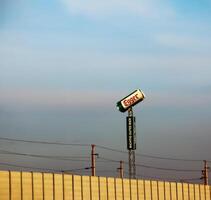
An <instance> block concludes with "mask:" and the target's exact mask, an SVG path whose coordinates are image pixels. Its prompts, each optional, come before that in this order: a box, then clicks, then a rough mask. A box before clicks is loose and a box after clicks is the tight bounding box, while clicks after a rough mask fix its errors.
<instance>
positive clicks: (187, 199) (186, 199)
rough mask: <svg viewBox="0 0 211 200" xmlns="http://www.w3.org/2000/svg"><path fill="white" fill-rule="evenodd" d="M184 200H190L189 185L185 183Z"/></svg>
mask: <svg viewBox="0 0 211 200" xmlns="http://www.w3.org/2000/svg"><path fill="white" fill-rule="evenodd" d="M182 185H183V200H189V193H188V184H187V183H183V184H182Z"/></svg>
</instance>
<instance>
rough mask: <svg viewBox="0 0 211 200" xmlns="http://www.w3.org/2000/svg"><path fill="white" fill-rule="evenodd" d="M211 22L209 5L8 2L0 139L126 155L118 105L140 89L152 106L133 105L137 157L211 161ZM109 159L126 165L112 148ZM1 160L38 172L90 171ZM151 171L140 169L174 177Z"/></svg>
mask: <svg viewBox="0 0 211 200" xmlns="http://www.w3.org/2000/svg"><path fill="white" fill-rule="evenodd" d="M210 22H211V1H210V0H201V1H196V0H191V1H190V0H188V1H181V0H168V1H164V0H139V1H138V0H109V1H97V0H86V1H84V0H77V1H73V0H51V1H41V0H36V1H32V0H27V1H26V0H16V1H14V0H3V1H1V3H0V136H1V137H10V138H20V139H31V140H32V139H33V140H46V141H61V142H69V143H70V142H72V143H88V144H92V143H94V144H100V145H105V146H109V147H113V148H117V149H121V150H126V141H125V140H126V137H125V135H126V133H125V132H126V131H125V117H126V114H122V113H120V112H118V111H117V110H116V107H115V105H116V102H117V101H118V100H120V99H121V98H122V97H124V96H125V95H127V94H128V93H130V92H131V91H133V90H134V89H136V88H140V89H142V90H143V91H144V92H145V94H146V100H145V101H144V102H142V103H140V104H139V105H137V106H136V107H135V108H134V113H135V115H136V118H137V119H136V121H137V152H139V153H145V154H149V155H161V156H168V157H177V158H189V159H202V160H203V159H208V160H209V159H210V160H211V156H210V151H211V147H210V141H211V125H210V119H211V79H210V76H211V68H210V67H211V23H210ZM0 150H11V151H16V152H21V153H36V154H48V155H52V154H56V155H69V156H71V155H73V154H71V152H74V154H81V155H86V156H89V154H90V152H89V151H90V148H84V149H83V148H78V149H77V150H76V149H69V148H67V147H65V148H64V147H58V146H51V147H49V146H43V145H34V146H33V145H29V144H23V143H15V142H5V141H1V142H0ZM99 151H100V150H99ZM101 155H102V156H103V155H105V156H107V157H108V158H112V159H117V160H118V159H119V155H115V154H114V153H112V152H104V151H102V152H101ZM0 156H1V161H2V162H5V163H6V162H7V163H13V164H14V163H15V164H22V165H28V166H31V165H33V166H36V167H54V168H59V167H60V168H62V167H63V168H67V167H69V168H74V167H84V166H85V165H89V164H86V163H85V164H84V163H80V162H78V163H66V161H65V162H64V163H63V161H62V162H61V163H59V164H58V162H57V161H51V162H50V161H48V160H43V159H35V158H33V159H32V158H23V157H20V156H19V157H18V156H15V157H12V156H5V155H0ZM124 159H125V160H127V155H125V157H124ZM137 159H138V161H137V162H138V163H143V164H148V165H153V166H160V167H163V166H169V167H175V166H176V167H180V168H181V166H185V163H172V162H168V163H167V162H164V161H162V160H153V159H151V160H149V159H148V160H146V159H144V158H141V157H140V158H137ZM30 164H31V165H30ZM188 164H189V165H187V166H186V168H188V169H189V168H190V167H192V168H193V166H194V165H193V164H192V163H188ZM117 167H118V166H117ZM201 167H202V163H197V165H196V166H195V168H197V169H200V168H201ZM4 168H5V167H4ZM105 168H107V167H105V166H104V168H103V166H102V170H103V169H105ZM145 170H146V169H142V168H141V169H138V172H139V171H140V173H142V174H146V175H149V174H151V175H154V176H156V175H157V176H159V175H163V176H166V177H169V174H167V175H166V174H165V173H164V172H162V173H161V172H160V171H156V170H154V171H153V170H151V171H150V170H148V171H147V170H146V171H145ZM170 175H172V174H170ZM172 176H174V177H177V178H178V177H181V178H182V177H184V176H186V177H187V176H188V175H187V174H185V175H184V174H182V175H180V174H177V173H176V174H173V175H172ZM192 176H194V177H200V172H199V174H194V175H192Z"/></svg>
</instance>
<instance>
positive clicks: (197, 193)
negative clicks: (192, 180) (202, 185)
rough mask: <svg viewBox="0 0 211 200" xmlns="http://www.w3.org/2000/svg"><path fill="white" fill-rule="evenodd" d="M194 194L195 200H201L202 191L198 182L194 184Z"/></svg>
mask: <svg viewBox="0 0 211 200" xmlns="http://www.w3.org/2000/svg"><path fill="white" fill-rule="evenodd" d="M194 196H195V200H200V192H199V185H198V184H195V185H194Z"/></svg>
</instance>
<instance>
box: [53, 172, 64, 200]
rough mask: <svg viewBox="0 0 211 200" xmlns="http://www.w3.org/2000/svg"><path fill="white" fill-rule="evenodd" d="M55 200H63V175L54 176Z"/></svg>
mask: <svg viewBox="0 0 211 200" xmlns="http://www.w3.org/2000/svg"><path fill="white" fill-rule="evenodd" d="M54 190H55V200H63V179H62V175H61V174H55V175H54Z"/></svg>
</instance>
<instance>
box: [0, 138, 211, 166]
mask: <svg viewBox="0 0 211 200" xmlns="http://www.w3.org/2000/svg"><path fill="white" fill-rule="evenodd" d="M0 140H4V141H13V142H24V143H34V144H48V145H62V146H81V147H82V146H83V147H88V146H90V144H82V143H63V142H50V141H39V140H36V141H34V140H23V139H13V138H7V137H0ZM96 147H98V148H100V149H104V150H108V151H113V152H118V153H124V154H128V152H127V151H122V150H118V149H115V148H111V147H107V146H103V145H96ZM136 156H141V157H146V158H153V159H161V160H172V161H183V162H202V161H203V159H201V160H200V159H185V158H173V157H163V156H155V155H148V154H141V153H136ZM207 162H210V163H211V160H207Z"/></svg>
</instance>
